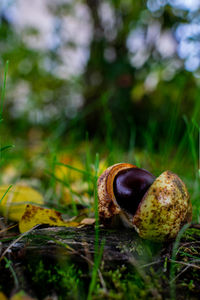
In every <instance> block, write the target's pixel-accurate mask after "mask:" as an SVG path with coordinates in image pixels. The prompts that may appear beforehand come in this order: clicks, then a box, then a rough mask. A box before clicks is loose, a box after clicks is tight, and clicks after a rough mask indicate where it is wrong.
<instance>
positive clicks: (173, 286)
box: [170, 224, 190, 300]
mask: <svg viewBox="0 0 200 300" xmlns="http://www.w3.org/2000/svg"><path fill="white" fill-rule="evenodd" d="M188 227H190V224H185V225H184V226H183V227H182V228H181V230H180V231H179V233H178V235H177V237H176V240H175V242H174V245H173V249H172V262H171V265H170V299H171V300H175V299H176V284H175V281H174V277H175V272H176V265H175V263H174V262H173V261H174V260H176V255H177V251H178V247H179V244H180V240H181V237H182V236H183V234H184V232H185V231H186V230H187V229H188Z"/></svg>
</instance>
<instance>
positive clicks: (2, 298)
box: [0, 292, 8, 300]
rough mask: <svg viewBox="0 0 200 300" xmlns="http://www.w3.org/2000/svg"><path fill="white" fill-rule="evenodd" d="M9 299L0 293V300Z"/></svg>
mask: <svg viewBox="0 0 200 300" xmlns="http://www.w3.org/2000/svg"><path fill="white" fill-rule="evenodd" d="M7 299H8V298H7V297H6V296H5V295H4V294H3V293H2V292H0V300H7Z"/></svg>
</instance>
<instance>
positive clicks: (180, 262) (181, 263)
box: [169, 259, 200, 270]
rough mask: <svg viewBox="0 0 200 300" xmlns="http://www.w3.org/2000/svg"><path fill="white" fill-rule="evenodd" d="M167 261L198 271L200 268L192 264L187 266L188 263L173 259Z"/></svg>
mask: <svg viewBox="0 0 200 300" xmlns="http://www.w3.org/2000/svg"><path fill="white" fill-rule="evenodd" d="M169 260H170V261H171V262H173V263H177V264H180V265H184V266H189V267H192V268H195V269H199V270H200V266H197V265H194V264H189V263H185V262H184V261H178V260H173V259H169Z"/></svg>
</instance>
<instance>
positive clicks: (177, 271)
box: [0, 225, 200, 300]
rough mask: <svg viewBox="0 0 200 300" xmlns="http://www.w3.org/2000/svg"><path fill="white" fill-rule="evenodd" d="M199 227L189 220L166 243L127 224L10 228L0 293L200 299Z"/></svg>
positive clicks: (5, 241)
mask: <svg viewBox="0 0 200 300" xmlns="http://www.w3.org/2000/svg"><path fill="white" fill-rule="evenodd" d="M198 227H199V226H198V225H191V227H190V228H188V229H186V230H185V231H184V232H183V233H182V236H181V237H180V241H179V242H177V240H176V241H172V242H170V243H165V244H161V243H155V242H149V241H144V240H142V239H140V238H139V237H138V236H137V234H136V233H134V232H133V231H132V230H127V229H124V230H120V229H115V230H114V229H112V230H111V229H105V228H103V227H102V226H100V228H99V230H98V231H97V230H95V228H94V225H90V226H89V225H86V226H84V227H82V228H75V227H69V228H63V227H48V226H42V228H37V229H34V230H32V231H30V232H29V233H28V234H23V235H18V233H17V232H16V229H11V230H10V231H9V234H8V233H7V234H6V235H4V237H3V238H2V239H1V265H0V272H1V278H0V290H1V291H2V293H3V294H0V296H1V295H4V296H7V297H13V298H12V299H32V298H34V299H184V300H185V299H199V294H200V251H199V250H200V229H199V228H198ZM97 239H98V240H97ZM14 295H15V296H14ZM16 295H18V297H19V298H15V297H16ZM2 297H3V296H2ZM23 297H27V298H23ZM28 297H30V298H28ZM0 299H1V297H0ZM2 299H4V298H2Z"/></svg>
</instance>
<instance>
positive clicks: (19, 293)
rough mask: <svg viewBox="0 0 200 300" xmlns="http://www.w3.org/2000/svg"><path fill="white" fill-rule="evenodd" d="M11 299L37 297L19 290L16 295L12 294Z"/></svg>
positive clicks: (23, 299)
mask: <svg viewBox="0 0 200 300" xmlns="http://www.w3.org/2000/svg"><path fill="white" fill-rule="evenodd" d="M0 300H1V298H0ZM10 300H36V298H32V297H31V296H29V295H27V294H26V293H25V292H24V291H20V292H17V293H16V294H15V295H14V296H12V297H11V298H10Z"/></svg>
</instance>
